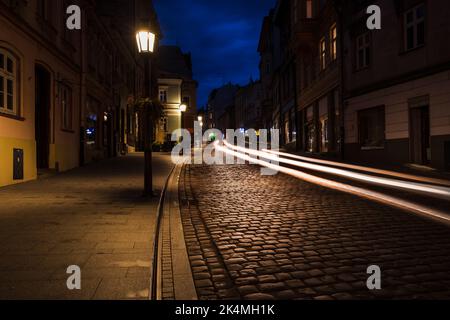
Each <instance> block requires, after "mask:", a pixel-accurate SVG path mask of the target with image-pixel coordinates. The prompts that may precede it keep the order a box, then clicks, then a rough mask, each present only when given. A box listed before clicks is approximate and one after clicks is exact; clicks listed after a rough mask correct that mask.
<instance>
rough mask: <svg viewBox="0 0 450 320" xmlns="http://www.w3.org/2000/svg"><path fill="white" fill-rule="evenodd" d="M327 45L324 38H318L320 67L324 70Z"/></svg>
mask: <svg viewBox="0 0 450 320" xmlns="http://www.w3.org/2000/svg"><path fill="white" fill-rule="evenodd" d="M326 58H327V45H326V41H325V38H322V39H321V40H320V69H321V70H325V68H326V67H327V59H326Z"/></svg>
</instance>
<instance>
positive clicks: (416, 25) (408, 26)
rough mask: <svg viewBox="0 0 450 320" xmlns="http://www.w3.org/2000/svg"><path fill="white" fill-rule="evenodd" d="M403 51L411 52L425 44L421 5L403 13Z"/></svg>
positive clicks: (422, 8) (423, 14)
mask: <svg viewBox="0 0 450 320" xmlns="http://www.w3.org/2000/svg"><path fill="white" fill-rule="evenodd" d="M404 20H405V31H404V38H405V40H404V41H405V49H406V50H411V49H415V48H418V47H420V46H423V45H424V44H425V5H423V4H421V5H419V6H417V7H414V8H412V9H411V10H408V11H407V12H405V15H404Z"/></svg>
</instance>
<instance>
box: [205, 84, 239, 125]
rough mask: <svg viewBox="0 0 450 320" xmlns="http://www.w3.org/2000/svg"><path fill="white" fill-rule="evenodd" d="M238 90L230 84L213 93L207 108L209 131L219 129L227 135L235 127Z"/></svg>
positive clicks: (236, 86) (237, 87)
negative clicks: (235, 105) (226, 132)
mask: <svg viewBox="0 0 450 320" xmlns="http://www.w3.org/2000/svg"><path fill="white" fill-rule="evenodd" d="M238 90H239V86H238V85H234V84H231V83H228V84H226V85H224V86H222V87H220V88H217V89H214V90H213V91H212V92H211V94H210V95H209V98H208V104H207V108H206V113H207V121H206V122H205V124H206V126H207V129H219V130H221V131H222V133H225V130H226V129H233V128H234V127H235V121H234V117H233V114H234V110H235V107H234V103H235V95H236V92H237V91H238Z"/></svg>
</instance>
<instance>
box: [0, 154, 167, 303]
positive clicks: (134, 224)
mask: <svg viewBox="0 0 450 320" xmlns="http://www.w3.org/2000/svg"><path fill="white" fill-rule="evenodd" d="M172 166H173V165H172V162H171V160H170V156H169V155H155V159H154V168H155V172H154V181H155V188H156V189H159V190H161V189H162V186H163V185H164V182H165V179H166V177H167V175H168V174H169V172H170V170H171V168H172ZM143 171H144V161H143V155H142V154H133V155H129V156H127V157H120V158H116V159H111V160H105V161H102V162H99V163H96V164H91V165H88V166H86V167H84V168H79V169H75V170H73V171H70V172H68V173H63V174H60V175H57V176H54V177H51V178H48V179H43V180H38V181H34V182H29V183H24V184H20V185H16V186H11V187H6V188H1V189H0V299H148V296H149V287H150V265H151V260H152V257H153V256H152V245H153V243H152V242H153V231H154V225H155V217H156V207H157V205H158V200H159V199H157V198H154V199H151V200H147V199H144V198H142V196H141V194H142V189H143ZM70 265H78V266H80V268H81V287H82V289H81V290H80V291H78V290H74V291H69V290H68V289H67V286H66V280H67V278H68V277H69V275H67V274H66V269H67V267H68V266H70Z"/></svg>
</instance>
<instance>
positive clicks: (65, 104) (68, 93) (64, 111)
mask: <svg viewBox="0 0 450 320" xmlns="http://www.w3.org/2000/svg"><path fill="white" fill-rule="evenodd" d="M60 99H61V128H62V129H63V130H72V129H73V128H72V114H73V113H72V90H71V89H70V88H69V87H67V86H65V85H61V89H60Z"/></svg>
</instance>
